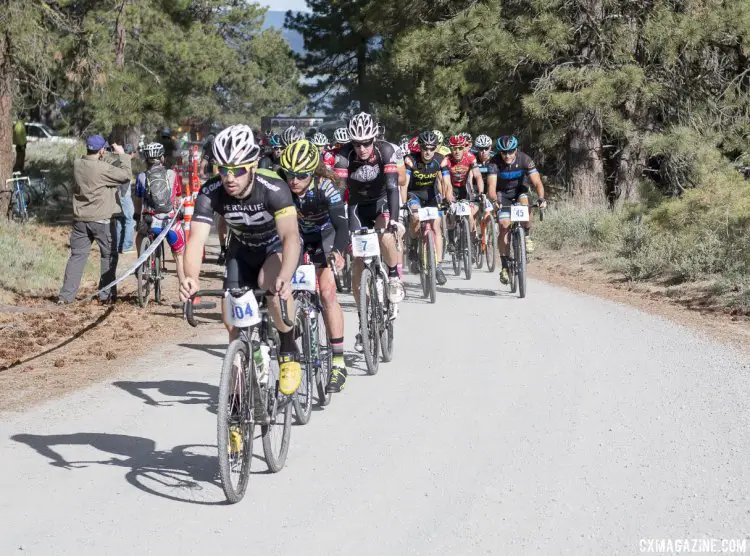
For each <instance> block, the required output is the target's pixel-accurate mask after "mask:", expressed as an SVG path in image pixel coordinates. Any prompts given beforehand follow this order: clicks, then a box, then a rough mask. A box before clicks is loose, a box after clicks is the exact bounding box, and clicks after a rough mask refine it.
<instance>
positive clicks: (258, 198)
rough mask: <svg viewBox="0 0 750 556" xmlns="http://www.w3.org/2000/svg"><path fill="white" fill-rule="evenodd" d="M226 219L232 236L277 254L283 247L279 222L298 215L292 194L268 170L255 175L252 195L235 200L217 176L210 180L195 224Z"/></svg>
mask: <svg viewBox="0 0 750 556" xmlns="http://www.w3.org/2000/svg"><path fill="white" fill-rule="evenodd" d="M214 213H218V214H220V215H222V216H224V220H226V223H227V226H228V227H229V229H230V230H231V231H232V237H234V238H237V240H238V241H239V242H240V243H242V244H243V245H245V246H246V247H248V248H250V249H251V250H253V251H265V252H266V253H270V252H274V251H276V250H277V248H278V247H279V246H280V245H281V238H280V237H279V233H278V231H277V230H276V220H278V219H279V218H284V217H286V216H296V214H297V210H296V209H295V207H294V201H293V200H292V192H291V191H290V190H289V186H288V185H287V183H286V182H285V181H284V180H282V179H281V178H280V177H279V175H278V174H276V173H273V172H270V171H268V170H258V171H257V172H256V173H255V182H254V183H253V186H252V189H251V191H250V195H248V196H247V197H245V198H244V199H238V198H236V197H232V196H231V195H229V193H227V192H226V190H225V189H224V187H223V186H222V184H221V179H220V178H219V176H216V177H214V178H212V179H210V180H208V181H207V182H206V183H205V184H204V185H203V187H202V188H201V190H200V193H199V194H198V198H197V199H196V201H195V212H194V213H193V221H194V222H203V223H205V224H211V223H213V215H214Z"/></svg>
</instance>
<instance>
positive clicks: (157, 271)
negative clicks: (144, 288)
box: [152, 242, 164, 304]
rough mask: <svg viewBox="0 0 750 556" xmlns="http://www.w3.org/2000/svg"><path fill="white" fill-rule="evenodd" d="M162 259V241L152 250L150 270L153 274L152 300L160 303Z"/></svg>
mask: <svg viewBox="0 0 750 556" xmlns="http://www.w3.org/2000/svg"><path fill="white" fill-rule="evenodd" d="M163 261H164V243H163V242H162V243H160V244H159V247H157V248H156V251H155V252H154V266H153V267H152V272H153V276H154V302H155V303H157V304H159V303H161V281H162V278H163V274H162V264H163Z"/></svg>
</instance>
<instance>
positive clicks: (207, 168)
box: [198, 134, 215, 180]
mask: <svg viewBox="0 0 750 556" xmlns="http://www.w3.org/2000/svg"><path fill="white" fill-rule="evenodd" d="M213 143H214V135H213V134H211V135H209V136H208V137H206V142H205V143H203V152H202V153H201V162H200V166H199V168H198V175H199V176H200V178H201V179H202V180H207V179H208V178H210V177H211V176H213V175H214V171H215V166H214V158H213V154H212V152H211V149H212V148H213Z"/></svg>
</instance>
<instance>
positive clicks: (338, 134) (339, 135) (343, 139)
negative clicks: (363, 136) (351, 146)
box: [333, 127, 351, 145]
mask: <svg viewBox="0 0 750 556" xmlns="http://www.w3.org/2000/svg"><path fill="white" fill-rule="evenodd" d="M333 139H334V140H335V141H336V142H337V143H341V144H342V145H343V144H345V143H348V142H349V141H351V139H349V130H348V129H346V128H345V127H340V128H338V129H337V130H336V131H334V132H333Z"/></svg>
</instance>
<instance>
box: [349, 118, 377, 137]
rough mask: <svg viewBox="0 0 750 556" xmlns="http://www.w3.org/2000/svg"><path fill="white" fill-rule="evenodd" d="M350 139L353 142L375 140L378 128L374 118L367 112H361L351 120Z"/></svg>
mask: <svg viewBox="0 0 750 556" xmlns="http://www.w3.org/2000/svg"><path fill="white" fill-rule="evenodd" d="M347 130H348V131H349V138H350V139H351V140H352V141H369V140H371V139H375V136H376V135H377V134H378V126H377V124H376V123H375V120H373V119H372V116H370V114H368V113H366V112H360V113H359V114H357V115H356V116H353V117H352V119H351V120H349V126H348V128H347Z"/></svg>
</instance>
